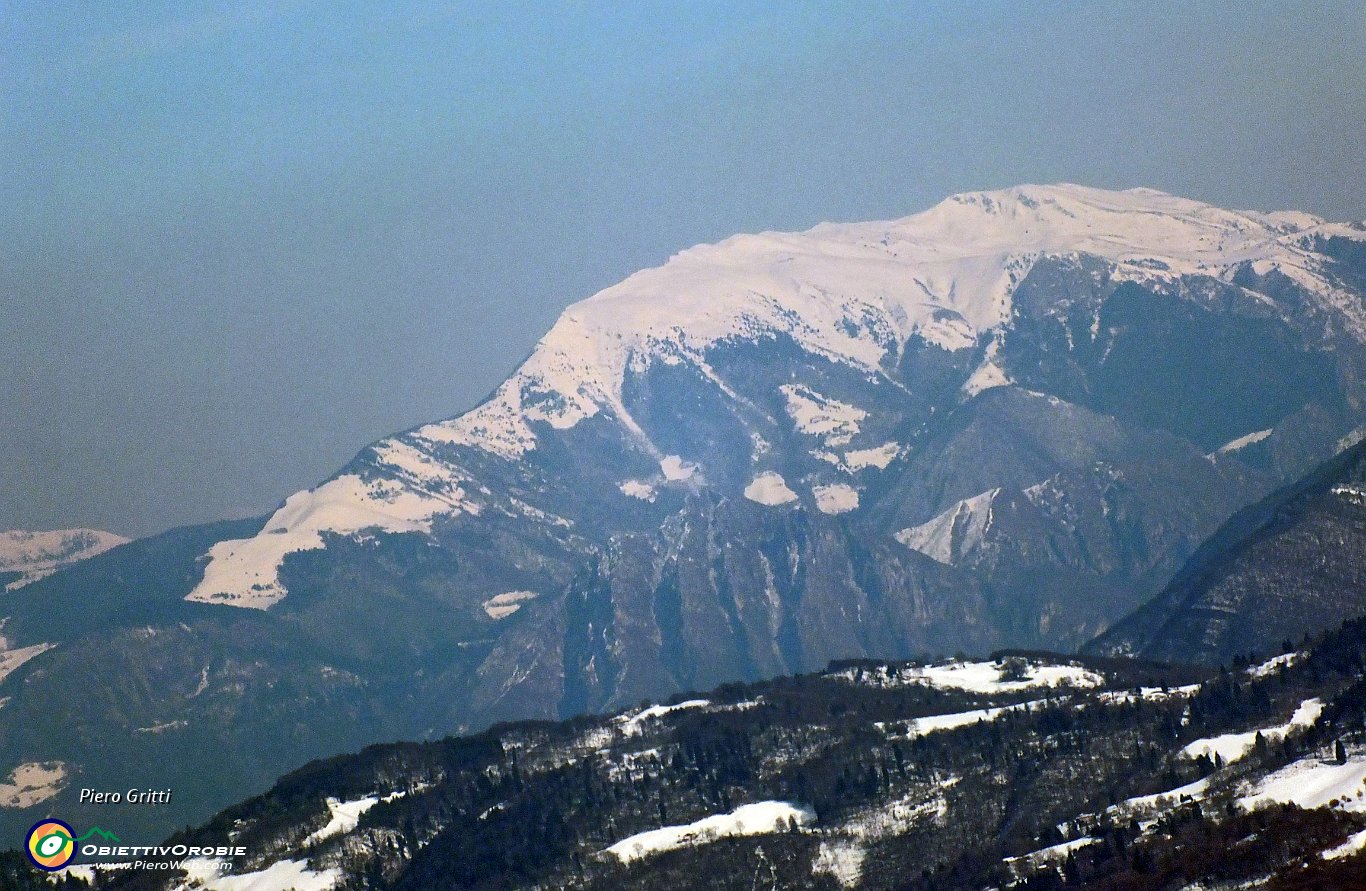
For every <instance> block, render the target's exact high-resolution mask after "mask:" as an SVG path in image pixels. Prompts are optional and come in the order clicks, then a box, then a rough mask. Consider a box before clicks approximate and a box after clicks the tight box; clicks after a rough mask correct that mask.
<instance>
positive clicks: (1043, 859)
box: [1005, 836, 1100, 871]
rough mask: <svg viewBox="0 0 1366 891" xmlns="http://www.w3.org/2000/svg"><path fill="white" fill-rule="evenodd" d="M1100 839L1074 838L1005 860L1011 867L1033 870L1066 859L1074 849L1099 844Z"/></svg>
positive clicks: (1089, 837)
mask: <svg viewBox="0 0 1366 891" xmlns="http://www.w3.org/2000/svg"><path fill="white" fill-rule="evenodd" d="M1099 842H1100V839H1098V838H1092V837H1091V836H1083V837H1082V838H1074V839H1072V840H1071V841H1065V842H1062V843H1060V844H1056V845H1049V846H1048V847H1046V848H1040V849H1039V850H1037V851H1030V852H1029V853H1028V854H1021V855H1020V856H1018V857H1007V858H1006V859H1005V862H1006V863H1007V864H1009V865H1010V866H1011V867H1014V868H1017V869H1018V868H1019V867H1020V866H1023V867H1025V869H1026V871H1033V870H1036V869H1039V868H1041V867H1044V866H1047V865H1049V864H1051V863H1057V862H1058V861H1060V860H1066V859H1067V855H1068V854H1070V853H1072V852H1073V851H1077V850H1080V849H1082V848H1084V847H1087V846H1088V845H1094V844H1098V843H1099Z"/></svg>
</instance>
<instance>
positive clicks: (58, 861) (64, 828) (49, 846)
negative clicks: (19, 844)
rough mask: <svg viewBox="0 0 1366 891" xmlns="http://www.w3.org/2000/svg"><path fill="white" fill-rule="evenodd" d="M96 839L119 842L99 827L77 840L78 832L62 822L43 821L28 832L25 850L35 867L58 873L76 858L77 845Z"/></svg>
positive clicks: (116, 837)
mask: <svg viewBox="0 0 1366 891" xmlns="http://www.w3.org/2000/svg"><path fill="white" fill-rule="evenodd" d="M96 837H98V838H100V839H102V840H103V841H113V842H118V840H119V837H118V836H117V835H115V834H114V833H112V832H106V831H104V830H103V829H101V828H100V827H98V826H95V827H93V828H92V829H91V830H90V831H89V832H87V833H86V834H85V835H82V836H81V837H80V838H76V830H74V829H72V828H71V827H70V826H68V825H67V824H65V823H63V822H62V821H61V820H42V821H39V822H38V823H35V824H33V828H32V829H30V830H29V831H28V839H27V840H26V841H25V842H24V850H25V851H27V852H28V859H30V860H32V861H33V865H34V866H36V867H38V868H39V869H42V870H46V871H48V872H56V871H57V870H59V869H61V868H62V867H63V866H66V865H67V863H69V862H70V861H71V858H72V857H75V856H76V846H77V845H79V844H80V843H81V842H83V841H86V840H87V839H91V838H96Z"/></svg>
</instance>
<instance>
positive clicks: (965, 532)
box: [893, 489, 1001, 566]
mask: <svg viewBox="0 0 1366 891" xmlns="http://www.w3.org/2000/svg"><path fill="white" fill-rule="evenodd" d="M1000 493H1001V490H1000V489H989V490H988V491H986V492H982V493H980V494H978V495H974V496H972V497H971V498H965V499H963V500H962V501H960V502H958V503H957V504H955V505H953V506H952V507H950V508H948V509H947V510H945V511H943V512H941V513H940V514H939V515H938V516H936V517H934V518H933V519H931V520H929V521H928V522H925V523H921V524H920V525H919V526H912V527H910V528H909V529H902V530H901V531H900V532H898V533H897V534H896V535H895V536H893V537H894V538H896V540H897V541H899V542H901V543H902V544H904V545H905V546H906V547H908V548H910V549H911V550H913V551H919V552H920V553H922V554H924V555H925V556H926V557H929V558H931V559H933V560H937V561H939V562H940V563H943V564H945V565H948V566H954V565H956V564H957V563H958V562H959V561H961V560H962V559H963V558H964V557H965V556H967V555H968V554H969V553H971V552H972V551H973V550H975V549H976V548H977V546H978V545H980V544H981V543H982V540H983V539H984V538H985V537H986V534H987V531H988V530H989V529H991V520H992V513H991V505H992V502H994V501H995V500H996V496H997V495H999V494H1000Z"/></svg>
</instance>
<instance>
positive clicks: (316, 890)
mask: <svg viewBox="0 0 1366 891" xmlns="http://www.w3.org/2000/svg"><path fill="white" fill-rule="evenodd" d="M182 868H183V869H184V870H185V872H186V881H185V882H184V883H183V884H181V885H180V886H179V887H178V888H177V891H191V889H202V891H332V889H333V888H335V887H336V885H337V883H338V882H340V881H341V879H342V874H341V870H339V869H325V870H323V871H322V872H313V871H312V870H310V869H309V868H308V863H307V862H306V861H303V860H277V861H276V862H275V863H272V864H271V865H270V866H269V867H267V868H266V869H263V870H259V871H257V872H248V873H243V874H241V875H224V874H223V873H222V872H220V871H219V869H218V861H217V860H208V859H203V858H194V859H192V860H186V861H184V863H183V867H182Z"/></svg>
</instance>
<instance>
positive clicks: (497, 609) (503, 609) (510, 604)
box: [483, 591, 540, 619]
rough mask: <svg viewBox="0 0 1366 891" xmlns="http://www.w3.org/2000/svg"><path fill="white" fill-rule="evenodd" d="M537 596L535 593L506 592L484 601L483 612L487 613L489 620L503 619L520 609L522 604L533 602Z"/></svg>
mask: <svg viewBox="0 0 1366 891" xmlns="http://www.w3.org/2000/svg"><path fill="white" fill-rule="evenodd" d="M539 596H540V595H539V594H537V593H536V592H535V591H507V592H505V593H503V594H495V595H494V596H492V597H490V598H489V599H488V600H485V601H484V603H483V606H484V612H486V613H488V616H489V618H490V619H505V618H507V617H508V616H510V615H512V614H513V613H515V612H517V610H519V609H521V608H522V604H523V603H525V602H526V601H528V600H535V599H536V598H537V597H539Z"/></svg>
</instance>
